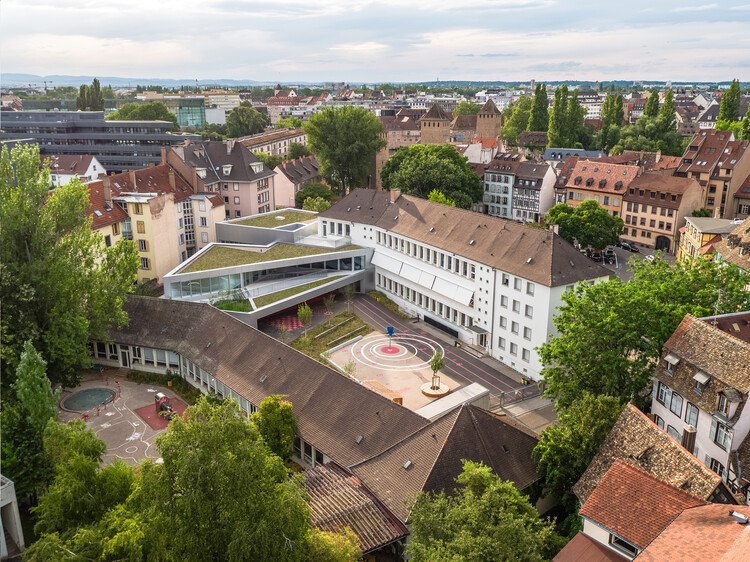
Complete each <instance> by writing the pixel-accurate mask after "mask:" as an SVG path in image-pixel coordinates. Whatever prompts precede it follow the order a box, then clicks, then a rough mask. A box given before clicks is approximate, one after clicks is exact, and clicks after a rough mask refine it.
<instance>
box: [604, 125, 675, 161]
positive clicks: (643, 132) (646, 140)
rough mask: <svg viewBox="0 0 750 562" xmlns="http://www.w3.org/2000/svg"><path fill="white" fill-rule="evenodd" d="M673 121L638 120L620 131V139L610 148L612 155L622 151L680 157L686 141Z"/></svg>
mask: <svg viewBox="0 0 750 562" xmlns="http://www.w3.org/2000/svg"><path fill="white" fill-rule="evenodd" d="M674 123H675V120H674V118H672V119H671V120H669V121H668V120H666V119H663V118H659V117H656V118H652V117H646V116H645V115H644V116H643V117H641V118H640V119H638V121H637V122H636V123H634V124H633V125H631V126H629V127H625V128H623V129H622V132H621V134H620V139H619V140H618V141H617V144H616V145H614V146H613V147H612V150H611V153H612V154H620V153H621V152H623V151H624V150H635V151H641V150H644V151H647V152H656V151H661V153H662V154H668V155H670V156H681V155H682V153H683V152H684V151H685V146H686V143H687V142H689V140H687V139H683V138H682V136H681V135H680V133H678V132H677V128H676V127H675V126H674Z"/></svg>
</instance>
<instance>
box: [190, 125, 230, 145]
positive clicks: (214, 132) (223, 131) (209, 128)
mask: <svg viewBox="0 0 750 562" xmlns="http://www.w3.org/2000/svg"><path fill="white" fill-rule="evenodd" d="M195 132H196V134H198V135H201V136H202V137H203V138H204V139H210V140H219V141H223V140H224V139H226V138H227V127H226V125H217V124H215V123H206V124H205V125H203V127H201V128H200V129H196V131H195Z"/></svg>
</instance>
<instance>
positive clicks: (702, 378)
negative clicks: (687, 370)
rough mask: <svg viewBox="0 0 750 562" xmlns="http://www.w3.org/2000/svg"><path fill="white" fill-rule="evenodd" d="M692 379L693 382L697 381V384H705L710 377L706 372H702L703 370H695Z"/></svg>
mask: <svg viewBox="0 0 750 562" xmlns="http://www.w3.org/2000/svg"><path fill="white" fill-rule="evenodd" d="M693 380H694V381H695V382H697V383H698V384H707V383H708V381H710V380H711V377H710V376H708V375H707V374H706V373H704V372H703V371H698V372H697V373H695V375H694V376H693Z"/></svg>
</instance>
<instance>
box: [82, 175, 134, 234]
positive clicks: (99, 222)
mask: <svg viewBox="0 0 750 562" xmlns="http://www.w3.org/2000/svg"><path fill="white" fill-rule="evenodd" d="M87 187H88V189H89V202H90V203H91V206H90V207H89V209H88V215H89V216H90V217H91V220H92V224H91V228H93V229H94V230H98V229H100V228H103V227H105V226H109V225H111V224H115V223H118V222H123V221H126V220H128V219H129V218H130V217H129V216H128V214H127V213H126V212H125V211H124V210H123V208H122V207H120V206H119V205H117V204H116V203H115V204H113V203H112V201H111V197H112V196H113V195H117V191H116V190H114V189H113V190H112V192H111V193H110V203H109V204H107V202H106V197H105V191H106V190H105V188H104V184H103V183H102V182H92V183H89V184H88V185H87Z"/></svg>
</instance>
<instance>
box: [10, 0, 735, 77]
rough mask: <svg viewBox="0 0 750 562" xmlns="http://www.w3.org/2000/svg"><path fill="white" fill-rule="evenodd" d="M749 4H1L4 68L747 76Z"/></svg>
mask: <svg viewBox="0 0 750 562" xmlns="http://www.w3.org/2000/svg"><path fill="white" fill-rule="evenodd" d="M749 2H750V0H739V1H727V0H722V1H720V2H715V3H710V2H708V0H684V1H678V0H627V1H624V2H623V1H621V0H619V1H617V2H614V1H610V0H600V1H590V0H581V1H577V0H557V1H555V0H382V1H368V0H2V4H1V5H0V64H1V68H2V70H3V72H24V73H32V74H68V75H100V76H103V75H108V76H123V77H134V78H190V79H194V78H198V79H203V80H207V79H219V78H231V79H238V80H241V79H249V80H262V81H295V80H300V81H324V80H325V81H330V80H342V81H343V80H346V81H352V82H358V81H368V82H372V81H388V80H392V81H419V80H422V81H424V80H434V79H437V78H439V79H440V80H509V81H514V80H524V81H525V80H529V79H531V78H535V79H537V80H559V79H566V80H571V81H574V80H611V79H624V80H638V79H641V80H673V81H683V80H685V81H691V80H692V81H697V80H707V81H710V80H728V79H731V78H734V77H737V78H740V79H741V80H744V81H750V3H749Z"/></svg>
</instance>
